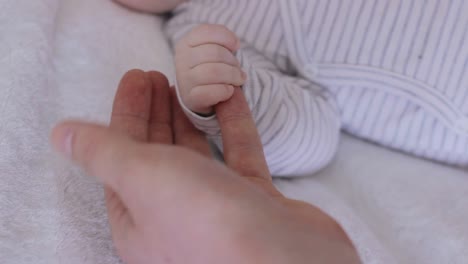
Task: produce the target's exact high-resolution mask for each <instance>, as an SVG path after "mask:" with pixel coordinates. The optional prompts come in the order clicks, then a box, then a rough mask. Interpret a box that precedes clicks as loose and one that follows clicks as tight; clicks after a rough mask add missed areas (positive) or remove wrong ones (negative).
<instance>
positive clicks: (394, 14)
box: [134, 0, 468, 176]
mask: <svg viewBox="0 0 468 264" xmlns="http://www.w3.org/2000/svg"><path fill="white" fill-rule="evenodd" d="M134 1H135V0H134ZM467 13H468V1H443V0H433V1H426V0H414V1H405V0H377V1H360V2H355V1H339V0H329V1H316V0H314V1H310V0H297V1H281V0H256V1H249V0H235V1H234V0H192V1H189V2H184V3H181V4H179V5H178V6H177V8H176V9H175V10H174V13H173V14H174V15H173V17H172V18H171V20H170V22H169V23H168V25H167V32H168V34H169V36H170V37H171V39H172V41H173V42H174V43H176V42H178V43H179V44H178V48H177V53H178V54H185V55H184V56H178V55H177V54H176V64H177V81H178V84H179V85H178V86H179V94H180V97H181V102H182V104H183V105H184V106H185V110H186V112H187V114H188V116H189V117H190V119H191V120H192V121H193V122H194V124H195V125H196V126H197V127H198V128H200V129H201V130H203V131H205V132H206V133H207V134H208V135H210V136H212V137H214V138H215V139H216V138H217V137H218V136H219V128H218V126H217V123H216V118H215V117H214V116H209V117H203V116H202V115H199V114H195V112H197V113H203V114H207V113H209V111H210V110H211V109H212V108H211V107H212V106H213V105H214V104H216V103H217V102H219V101H223V100H226V99H228V98H229V94H230V91H231V89H230V87H231V86H236V85H241V84H242V86H243V90H244V93H245V95H246V97H247V100H248V102H249V104H250V107H251V109H252V112H253V115H254V119H255V121H256V123H257V126H258V128H259V130H260V134H261V138H262V141H263V144H264V149H265V154H266V157H267V161H268V164H269V166H270V170H271V172H272V173H273V174H276V175H288V176H291V175H302V174H306V173H311V172H314V171H317V170H319V169H320V168H322V167H323V166H325V165H326V164H327V163H328V162H329V161H330V160H331V158H332V157H333V155H334V153H335V150H336V147H337V144H338V139H339V131H340V129H344V130H345V131H347V132H349V133H351V134H353V135H356V136H358V137H361V138H364V139H367V140H370V141H373V142H376V143H378V144H381V145H384V146H387V147H390V148H393V149H398V150H402V151H405V152H407V153H411V154H414V155H417V156H420V157H424V158H428V159H432V160H436V161H440V162H444V163H447V164H451V165H457V166H466V165H468V151H467V149H468V100H467V99H468V35H467V31H468V17H467V16H466V15H465V14H467ZM200 24H221V25H224V26H226V27H227V28H228V29H229V30H231V31H232V32H234V33H235V36H237V37H238V38H239V39H240V40H241V45H240V48H239V49H238V50H237V48H238V47H237V44H236V42H235V40H234V41H233V40H232V37H230V36H229V32H223V30H222V29H220V28H219V27H216V26H212V27H211V30H213V33H212V34H208V33H207V30H208V32H209V30H210V27H208V29H206V28H205V29H202V30H200V28H198V29H195V31H193V29H194V28H197V27H198V25H200ZM205 27H206V26H205ZM203 30H204V31H203ZM189 32H192V33H190V34H192V36H191V35H190V34H189ZM197 36H198V39H199V40H201V42H198V43H196V45H195V46H190V44H187V43H188V42H187V41H188V40H190V39H192V40H193V39H194V38H195V39H197ZM207 36H211V37H207ZM206 39H208V40H210V41H209V43H205V42H203V40H206ZM234 39H235V38H234ZM184 41H185V44H184ZM207 45H208V46H207ZM201 46H203V47H204V48H205V49H208V50H211V51H213V50H218V51H219V50H223V49H220V48H219V46H221V47H223V48H224V50H223V52H219V53H218V52H216V51H215V52H216V54H218V55H219V54H222V56H220V57H219V56H218V59H219V60H218V61H215V63H216V65H218V66H219V65H220V64H227V65H229V66H230V67H224V66H222V67H216V72H217V73H218V74H217V75H219V76H221V77H223V76H224V79H223V78H221V77H219V78H218V79H217V78H214V79H213V78H212V79H210V76H213V74H212V72H209V71H208V72H207V71H201V72H203V74H201V75H202V76H201V77H200V78H198V79H197V80H196V81H194V79H193V78H192V79H190V78H189V76H190V74H184V70H183V69H184V67H186V66H187V65H188V62H187V60H188V59H187V58H195V57H196V54H192V53H194V51H195V49H194V47H201ZM216 46H218V47H216ZM234 51H235V56H234V55H233V56H232V58H231V57H229V56H227V55H226V52H228V53H229V54H233V52H234ZM205 52H206V51H205ZM187 54H192V55H191V56H192V57H190V56H188V55H187ZM199 54H203V52H202V53H199ZM207 54H208V53H207ZM192 62H193V61H192ZM209 63H213V61H207V60H203V58H201V59H200V58H199V61H198V63H197V64H196V65H195V66H199V65H202V66H203V65H205V66H207V65H208V64H209ZM237 63H239V64H237ZM216 65H211V66H212V67H214V66H216ZM192 66H193V65H192ZM181 68H182V69H181ZM195 68H196V67H189V68H186V69H187V70H186V71H185V72H189V71H192V74H193V69H195ZM239 68H241V69H242V70H243V71H245V72H246V73H247V76H248V78H247V80H246V81H245V80H244V79H243V78H242V77H243V76H242V73H241V71H240V69H239ZM199 69H200V68H199ZM199 69H198V70H199ZM205 69H209V68H206V67H205ZM220 69H221V70H220ZM223 74H224V75H223ZM198 75H200V71H199V72H198ZM226 76H227V77H226ZM197 81H198V82H199V83H198V84H193V83H194V82H197ZM200 83H202V84H203V86H209V87H211V88H212V90H215V92H212V93H209V92H206V91H207V90H205V91H204V92H202V93H200V92H198V93H195V92H194V93H191V92H192V91H194V90H196V89H193V88H194V87H197V86H198V87H199V86H200V85H199V84H200ZM226 85H227V86H226ZM205 88H207V87H205ZM198 90H199V91H200V89H198ZM202 90H203V89H202ZM219 90H222V91H223V92H219ZM193 94H198V95H199V94H202V95H204V96H195V97H191V96H192V95H193ZM206 94H210V95H211V97H210V96H206ZM213 94H214V95H213ZM204 97H206V98H207V99H206V100H203V98H204Z"/></svg>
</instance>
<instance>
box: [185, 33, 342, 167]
mask: <svg viewBox="0 0 468 264" xmlns="http://www.w3.org/2000/svg"><path fill="white" fill-rule="evenodd" d="M203 27H206V25H205V26H203ZM208 27H210V26H208ZM218 27H219V26H218ZM212 29H213V32H212V33H211V34H212V35H213V34H220V32H215V31H216V26H214V28H212ZM193 32H197V29H194V31H192V33H189V35H190V34H193ZM221 33H222V32H221ZM231 34H233V33H231ZM182 41H183V40H182ZM178 52H181V51H180V48H178ZM223 54H224V53H223ZM223 56H226V55H223ZM223 56H222V57H223ZM236 58H237V59H238V61H239V63H240V66H241V68H242V69H243V70H244V71H245V72H246V73H247V76H248V78H247V80H246V81H245V83H244V84H243V91H244V94H245V95H246V98H247V100H248V103H249V106H250V108H251V110H252V113H253V116H254V119H255V122H256V125H257V127H258V129H259V131H260V136H261V139H262V143H263V145H264V150H265V155H266V158H267V162H268V165H269V168H270V170H271V173H272V174H274V175H278V176H296V175H304V174H310V173H313V172H316V171H318V170H320V169H321V168H323V167H324V166H325V165H327V164H328V163H329V162H330V160H331V158H332V157H333V156H334V154H335V150H336V147H337V143H338V137H339V130H340V122H339V117H338V111H337V109H336V107H335V106H334V103H333V101H332V100H331V99H330V98H329V97H328V96H327V95H326V93H325V92H324V91H323V89H321V88H320V87H318V86H314V85H313V84H311V83H310V82H308V81H305V80H302V79H300V78H297V77H291V76H287V75H285V74H283V73H281V71H280V70H278V68H277V67H276V66H275V65H274V64H273V63H272V62H271V61H269V60H268V59H267V58H265V57H264V56H263V55H261V54H260V53H259V52H258V51H257V50H256V49H254V48H253V47H250V46H247V45H243V46H242V47H241V48H240V49H239V50H238V51H237V53H236ZM231 59H232V58H229V61H231ZM180 61H181V57H180V56H178V55H176V64H180ZM232 63H234V62H232ZM177 68H179V66H177ZM214 75H216V74H214V73H213V72H209V71H208V72H204V73H203V75H199V78H201V79H202V80H204V78H214ZM232 76H234V77H233V78H232V80H236V81H240V80H239V79H238V78H239V77H238V74H237V75H236V71H234V70H233V71H232ZM184 79H185V78H184V77H183V76H181V75H180V74H179V72H178V74H177V81H178V83H179V85H178V86H179V94H184V91H180V90H181V85H180V84H181V83H183V82H186V79H185V80H184ZM221 83H222V82H221ZM224 84H232V85H235V83H234V81H232V82H231V83H224ZM183 87H184V85H182V88H183ZM217 88H218V89H219V90H221V87H217ZM213 90H214V89H213ZM185 94H186V92H185ZM214 94H217V91H215V90H214ZM231 94H232V93H228V92H227V93H225V97H223V100H226V99H228V98H230V95H231ZM183 96H184V95H182V96H181V97H183ZM218 99H219V98H218ZM197 101H199V102H203V100H202V98H199V99H198V100H197ZM219 101H222V100H219ZM182 102H183V106H184V107H185V110H186V113H187V114H188V116H189V118H190V119H191V120H192V122H193V123H194V124H195V125H196V126H197V127H198V128H199V129H201V130H203V131H204V132H206V133H207V134H208V135H209V136H211V137H212V138H213V139H215V142H217V143H218V144H219V143H220V141H219V137H220V131H219V126H218V123H217V121H216V118H214V116H211V117H206V118H204V117H201V116H200V115H197V114H194V113H193V109H192V111H190V109H188V108H189V107H188V106H190V107H192V106H191V105H190V104H187V101H186V99H185V100H184V98H183V99H182ZM216 103H217V101H210V103H209V104H208V105H210V106H212V105H214V104H216Z"/></svg>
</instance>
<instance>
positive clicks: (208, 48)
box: [181, 44, 240, 68]
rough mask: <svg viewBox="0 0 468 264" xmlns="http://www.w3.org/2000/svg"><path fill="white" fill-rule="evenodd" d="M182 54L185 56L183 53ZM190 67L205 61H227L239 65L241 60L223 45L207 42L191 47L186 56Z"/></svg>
mask: <svg viewBox="0 0 468 264" xmlns="http://www.w3.org/2000/svg"><path fill="white" fill-rule="evenodd" d="M181 56H184V55H182V54H181ZM184 57H185V58H186V59H187V61H188V65H189V67H190V68H194V67H196V66H198V65H200V64H203V63H225V64H228V65H231V66H235V67H239V66H240V64H239V60H238V59H237V58H236V57H235V56H234V54H233V53H232V52H231V51H230V50H228V49H226V48H225V47H223V46H220V45H217V44H205V45H201V46H197V47H194V48H191V49H190V50H189V52H187V53H186V55H185V56H184Z"/></svg>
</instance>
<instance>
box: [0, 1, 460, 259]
mask: <svg viewBox="0 0 468 264" xmlns="http://www.w3.org/2000/svg"><path fill="white" fill-rule="evenodd" d="M160 28H161V20H160V19H159V18H156V17H153V16H148V15H141V14H136V13H133V12H130V11H127V10H125V9H123V8H121V7H119V6H117V5H115V4H114V3H112V2H111V1H109V0H0V65H1V66H0V263H8V264H10V263H13V264H19V263H28V264H29V263H35V264H36V263H37V264H41V263H47V264H54V263H67V264H68V263H70V264H75V263H77V264H78V263H98V264H107V263H119V261H118V258H117V257H116V256H115V252H114V251H113V248H112V244H111V241H110V236H109V228H108V225H107V219H106V214H105V207H104V202H103V194H102V190H101V187H100V186H99V185H98V184H97V183H96V182H95V181H94V180H92V179H90V178H88V177H86V176H84V175H83V173H82V172H81V171H79V170H77V169H76V168H74V167H73V166H71V165H70V164H68V163H67V162H65V161H63V160H61V159H59V158H57V156H56V155H54V154H53V153H52V151H51V150H50V147H49V145H48V134H49V131H50V129H51V127H52V126H53V125H54V124H55V123H56V122H57V121H58V120H61V119H64V118H68V117H75V118H76V117H78V118H83V119H87V120H93V121H100V122H107V120H108V117H109V114H110V109H111V104H112V99H113V96H114V92H115V88H116V86H117V83H118V81H119V78H120V77H121V76H122V75H123V73H124V72H125V71H126V70H128V69H130V68H142V69H156V70H160V71H162V72H164V73H166V74H167V75H168V76H169V77H172V76H173V71H172V62H171V60H172V59H171V55H170V50H169V48H168V46H167V44H166V42H165V40H164V38H163V35H162V33H161V30H160ZM277 183H278V186H279V187H280V188H281V190H283V191H284V192H285V193H287V194H288V195H290V196H293V197H295V198H300V199H303V200H306V201H309V202H312V203H314V204H316V205H318V206H320V207H321V208H323V210H325V211H326V212H328V213H330V214H331V215H333V216H334V217H335V218H336V219H338V221H340V222H341V223H342V225H343V226H344V227H345V229H346V230H347V231H348V233H349V234H350V236H351V237H352V239H353V241H354V242H355V243H356V246H357V248H358V250H359V253H360V255H361V256H362V259H363V261H364V262H365V263H429V264H431V263H434V264H435V263H468V221H467V219H468V175H467V174H466V173H464V172H461V171H457V170H453V169H449V168H445V167H443V166H440V165H435V164H431V163H429V162H424V161H419V160H416V159H413V158H409V157H406V156H404V155H401V154H396V153H393V152H390V151H387V150H383V149H380V148H377V147H374V146H371V145H368V144H366V143H363V142H360V141H356V140H354V139H351V138H349V137H345V139H344V140H343V144H342V146H341V149H340V152H339V155H338V159H337V161H336V162H335V163H334V164H333V165H332V166H331V167H330V168H328V169H327V170H325V171H324V172H322V173H321V174H319V175H318V176H315V177H310V178H306V179H302V180H293V181H287V180H284V181H277Z"/></svg>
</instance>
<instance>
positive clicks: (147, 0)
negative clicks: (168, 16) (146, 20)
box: [114, 0, 185, 13]
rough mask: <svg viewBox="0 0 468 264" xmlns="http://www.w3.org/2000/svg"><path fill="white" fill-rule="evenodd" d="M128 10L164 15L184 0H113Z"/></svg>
mask: <svg viewBox="0 0 468 264" xmlns="http://www.w3.org/2000/svg"><path fill="white" fill-rule="evenodd" d="M114 1H116V2H118V3H120V4H122V5H124V6H127V7H129V8H132V9H135V10H138V11H143V12H149V13H165V12H169V11H171V10H173V9H174V8H175V7H176V6H177V5H178V4H180V3H182V2H184V1H185V0H114Z"/></svg>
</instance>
